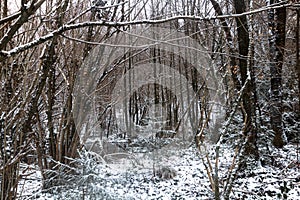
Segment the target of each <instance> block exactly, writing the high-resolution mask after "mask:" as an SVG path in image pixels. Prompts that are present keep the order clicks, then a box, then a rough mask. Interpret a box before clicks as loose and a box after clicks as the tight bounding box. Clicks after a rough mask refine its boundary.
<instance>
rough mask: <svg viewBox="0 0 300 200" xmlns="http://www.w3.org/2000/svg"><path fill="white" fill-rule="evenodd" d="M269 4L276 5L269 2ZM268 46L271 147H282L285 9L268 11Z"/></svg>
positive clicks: (272, 0)
mask: <svg viewBox="0 0 300 200" xmlns="http://www.w3.org/2000/svg"><path fill="white" fill-rule="evenodd" d="M270 3H271V4H273V3H278V2H277V1H274V0H271V1H270ZM268 15H269V34H270V36H269V46H270V72H271V107H270V115H271V116H270V118H271V127H272V130H273V132H274V139H273V145H274V146H275V147H278V148H281V147H283V145H284V141H283V129H282V65H283V56H284V48H285V24H286V8H285V7H282V8H277V9H275V10H270V11H269V14H268Z"/></svg>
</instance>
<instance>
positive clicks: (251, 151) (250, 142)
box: [233, 0, 258, 160]
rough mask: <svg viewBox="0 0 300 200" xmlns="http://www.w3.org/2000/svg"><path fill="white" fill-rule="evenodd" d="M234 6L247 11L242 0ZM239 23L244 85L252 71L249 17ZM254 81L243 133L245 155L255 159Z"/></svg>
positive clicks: (246, 95)
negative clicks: (250, 64) (253, 121)
mask: <svg viewBox="0 0 300 200" xmlns="http://www.w3.org/2000/svg"><path fill="white" fill-rule="evenodd" d="M233 2H234V8H235V11H236V13H237V14H240V13H244V12H246V4H245V2H244V1H242V0H234V1H233ZM235 19H236V24H237V33H238V46H239V68H240V72H241V80H242V85H244V84H245V83H246V80H247V76H248V71H249V72H250V66H248V63H247V57H248V53H249V41H250V39H249V28H248V22H247V17H246V16H245V15H243V16H240V17H237V18H235ZM252 89H253V88H252V82H250V84H248V85H247V86H246V88H245V92H244V95H243V97H242V100H243V108H242V109H243V120H244V130H243V133H244V135H245V136H246V137H248V139H247V143H246V144H245V152H244V153H245V155H247V156H248V155H253V156H254V157H255V159H256V160H257V159H258V149H257V147H256V127H255V126H253V123H252V120H253V119H252V114H253V113H252V110H255V109H253V107H254V106H255V105H254V103H253V101H252V99H251V94H252Z"/></svg>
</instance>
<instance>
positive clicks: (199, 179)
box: [19, 145, 300, 200]
mask: <svg viewBox="0 0 300 200" xmlns="http://www.w3.org/2000/svg"><path fill="white" fill-rule="evenodd" d="M213 148H214V147H213V146H210V147H207V149H208V151H210V150H213ZM296 148H297V146H296V145H287V146H285V147H284V148H283V149H280V150H275V151H274V152H273V153H272V155H271V156H272V157H274V161H275V163H276V165H277V166H276V167H273V166H262V165H257V166H255V167H253V169H250V170H247V172H244V173H242V174H244V176H238V177H237V178H236V180H235V182H234V184H233V188H232V193H231V196H230V199H249V200H250V199H270V200H271V199H272V200H273V199H291V200H292V199H293V200H294V199H299V197H300V165H299V160H298V162H297V159H299V158H297V149H296ZM298 148H299V147H298ZM298 151H299V149H298ZM120 155H122V156H120ZM233 156H234V151H233V150H231V149H230V148H229V147H226V146H222V148H221V154H220V162H219V177H220V178H219V180H220V192H222V191H223V189H224V183H225V180H226V177H227V175H228V169H229V168H230V165H231V163H232V158H233ZM105 160H106V161H105V163H104V162H100V163H98V164H96V163H95V162H93V161H90V160H89V159H86V157H85V158H83V159H82V160H81V162H82V163H83V166H84V167H83V168H82V169H81V170H80V174H79V175H78V176H77V178H76V179H72V180H73V181H72V182H70V183H68V185H65V186H63V187H62V188H56V189H54V190H52V191H51V192H49V191H42V189H41V186H42V182H41V176H40V173H39V170H38V169H37V167H36V166H28V165H24V166H23V168H24V170H23V171H22V173H24V174H27V176H26V180H22V181H21V184H20V186H19V194H20V197H19V199H40V200H41V199H49V200H52V199H73V200H76V199H139V200H140V199H163V200H169V199H174V200H175V199H191V200H192V199H213V193H212V190H211V186H210V182H209V178H208V175H207V172H206V168H205V165H204V164H203V161H202V159H201V155H200V154H199V152H198V150H197V149H196V148H195V147H194V146H186V147H185V148H182V146H180V147H179V146H172V147H170V146H169V147H167V148H162V149H159V150H155V151H152V152H150V153H149V152H148V153H128V154H125V153H124V154H112V155H111V157H109V156H106V159H105ZM211 161H212V165H214V160H211ZM206 164H207V163H206ZM25 169H26V170H25ZM74 180H75V181H74Z"/></svg>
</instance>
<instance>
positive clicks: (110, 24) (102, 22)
mask: <svg viewBox="0 0 300 200" xmlns="http://www.w3.org/2000/svg"><path fill="white" fill-rule="evenodd" d="M291 6H295V5H293V4H281V5H270V6H265V7H263V8H259V9H256V10H252V11H248V12H244V13H241V14H228V15H218V16H208V17H200V16H195V15H184V16H173V17H169V18H166V19H155V20H152V19H144V20H135V21H123V22H112V21H105V20H99V21H87V22H81V23H76V24H67V25H63V26H61V27H59V28H58V29H56V30H54V31H52V32H51V33H49V34H47V35H45V36H42V37H40V38H38V39H36V40H34V41H31V42H29V43H26V44H23V45H20V46H17V47H15V48H13V49H11V50H8V51H4V50H2V51H1V52H0V54H1V55H2V56H12V55H15V54H18V53H20V52H23V51H25V50H27V49H30V48H32V47H34V46H37V45H39V44H42V43H44V42H46V41H48V40H50V39H52V38H53V37H54V35H60V34H62V33H64V32H66V31H69V30H74V29H79V28H84V27H89V26H107V27H124V26H130V25H143V24H162V23H166V22H170V21H174V20H182V19H183V20H195V21H203V20H212V19H223V18H234V17H241V16H244V15H252V14H255V13H260V12H263V11H267V10H270V9H276V8H281V7H291ZM71 21H72V22H74V21H73V20H71Z"/></svg>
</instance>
